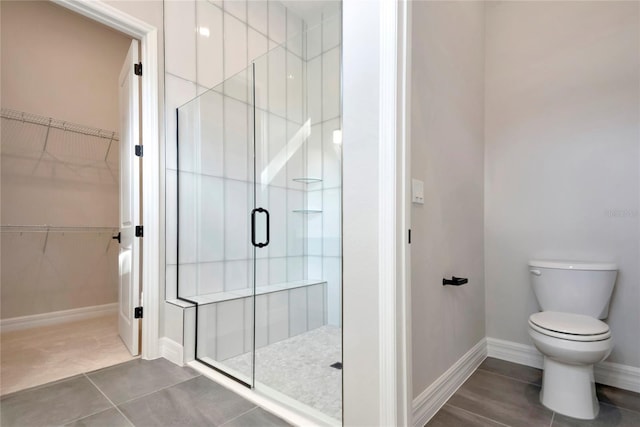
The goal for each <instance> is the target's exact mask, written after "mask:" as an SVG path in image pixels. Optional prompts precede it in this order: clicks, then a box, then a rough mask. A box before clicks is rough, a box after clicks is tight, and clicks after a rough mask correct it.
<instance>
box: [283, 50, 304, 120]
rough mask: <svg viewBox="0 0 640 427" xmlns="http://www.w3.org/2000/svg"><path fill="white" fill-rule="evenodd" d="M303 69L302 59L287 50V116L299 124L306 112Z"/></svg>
mask: <svg viewBox="0 0 640 427" xmlns="http://www.w3.org/2000/svg"><path fill="white" fill-rule="evenodd" d="M302 69H303V65H302V59H301V58H300V57H299V56H297V55H295V54H293V53H291V52H287V71H286V84H287V109H286V110H287V118H288V119H289V120H291V121H293V122H294V123H298V124H302V123H303V113H304V108H303V107H304V104H303V85H302V83H303V81H304V80H303V79H304V74H303V72H302Z"/></svg>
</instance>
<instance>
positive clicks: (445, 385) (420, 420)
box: [413, 338, 487, 426]
mask: <svg viewBox="0 0 640 427" xmlns="http://www.w3.org/2000/svg"><path fill="white" fill-rule="evenodd" d="M486 357H487V343H486V340H485V339H484V338H483V339H482V340H480V341H479V342H478V343H477V344H476V345H475V346H473V348H471V350H469V351H468V352H467V353H465V355H464V356H462V357H461V358H460V359H459V360H458V361H457V362H456V363H454V364H453V366H451V367H450V368H449V369H447V371H446V372H445V373H444V374H442V375H441V376H440V377H439V378H438V379H437V380H436V381H434V382H433V384H431V385H430V386H429V387H427V388H426V389H425V390H424V391H423V392H422V393H420V395H419V396H418V397H416V398H415V399H413V425H414V426H424V425H425V424H426V423H427V422H428V421H429V420H430V419H431V418H432V417H433V416H434V415H435V414H436V413H437V412H438V411H439V410H440V408H442V406H444V404H445V403H446V402H447V400H449V398H450V397H451V396H453V394H454V393H455V392H456V391H457V390H458V388H460V386H461V385H462V384H464V382H465V381H466V380H467V379H468V378H469V377H470V376H471V374H473V373H474V372H475V370H476V369H477V368H478V366H480V364H481V363H482V361H483V360H484V359H485V358H486Z"/></svg>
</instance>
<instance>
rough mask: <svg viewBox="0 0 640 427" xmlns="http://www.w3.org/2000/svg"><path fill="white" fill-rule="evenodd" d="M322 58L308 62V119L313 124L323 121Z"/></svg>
mask: <svg viewBox="0 0 640 427" xmlns="http://www.w3.org/2000/svg"><path fill="white" fill-rule="evenodd" d="M322 69H323V67H322V57H320V56H317V57H315V58H314V59H312V60H310V61H308V62H307V118H308V119H311V124H312V125H313V124H316V123H320V122H321V121H322V110H323V108H322V88H323V86H324V85H323V81H322Z"/></svg>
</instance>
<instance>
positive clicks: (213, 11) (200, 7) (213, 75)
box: [196, 0, 224, 88]
mask: <svg viewBox="0 0 640 427" xmlns="http://www.w3.org/2000/svg"><path fill="white" fill-rule="evenodd" d="M196 12H197V23H198V28H197V31H196V38H197V61H196V62H197V72H198V82H197V83H198V84H199V85H201V86H204V87H207V88H212V87H214V86H216V85H217V84H219V83H221V82H222V80H223V75H224V70H223V67H222V65H223V64H222V61H220V58H222V56H223V40H224V38H223V32H222V29H223V26H222V14H223V13H222V10H220V8H219V7H216V6H214V5H212V4H211V3H209V2H207V1H203V0H198V1H197V2H196Z"/></svg>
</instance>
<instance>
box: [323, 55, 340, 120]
mask: <svg viewBox="0 0 640 427" xmlns="http://www.w3.org/2000/svg"><path fill="white" fill-rule="evenodd" d="M339 115H340V48H339V47H336V48H333V49H331V50H330V51H328V52H325V53H324V54H323V55H322V118H323V119H324V120H328V119H333V118H334V117H338V116H339Z"/></svg>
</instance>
